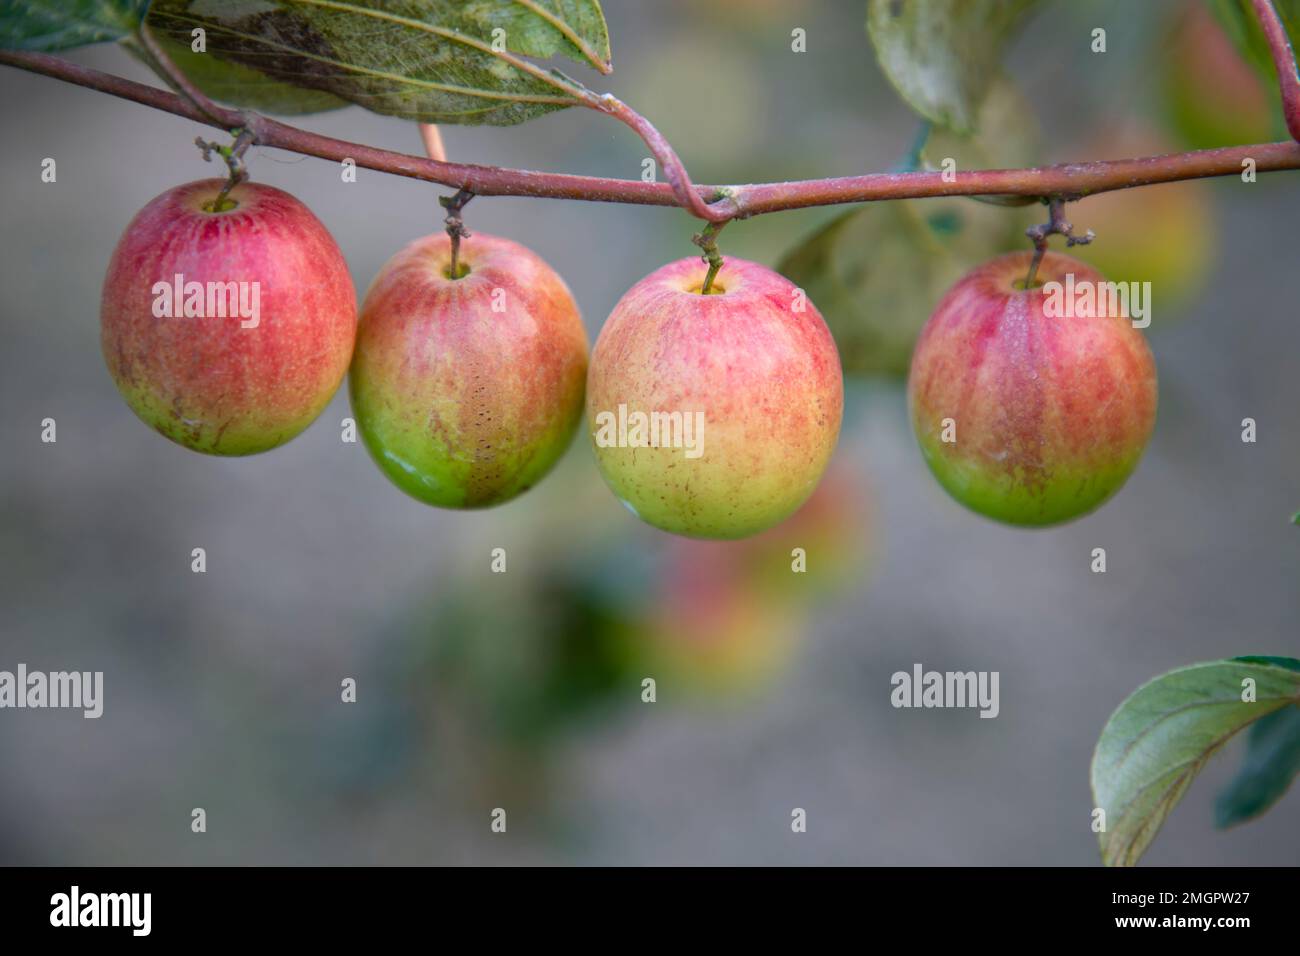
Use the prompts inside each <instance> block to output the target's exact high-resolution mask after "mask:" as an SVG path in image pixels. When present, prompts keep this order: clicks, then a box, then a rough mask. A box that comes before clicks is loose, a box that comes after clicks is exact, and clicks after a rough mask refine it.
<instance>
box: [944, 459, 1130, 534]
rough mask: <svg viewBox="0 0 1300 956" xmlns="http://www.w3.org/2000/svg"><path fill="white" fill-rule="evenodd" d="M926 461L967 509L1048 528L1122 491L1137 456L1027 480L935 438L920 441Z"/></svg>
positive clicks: (1025, 474) (1054, 471) (1019, 473)
mask: <svg viewBox="0 0 1300 956" xmlns="http://www.w3.org/2000/svg"><path fill="white" fill-rule="evenodd" d="M920 446H921V453H922V455H923V456H924V458H925V463H926V464H927V465H928V466H929V468H930V471H931V472H932V473H933V474H934V477H935V478H936V479H937V480H938V482H939V484H940V485H941V486H942V487H943V489H944V490H945V491H947V492H948V494H950V495H951V496H952V497H953V498H954V499H955V500H956V501H958V502H959V503H960V504H963V505H965V506H966V507H967V508H970V509H971V510H972V511H975V512H978V513H979V514H982V515H984V516H986V517H989V518H993V519H995V520H997V521H1001V522H1004V523H1006V524H1011V525H1018V526H1021V527H1048V526H1050V525H1057V524H1061V523H1063V522H1066V521H1072V520H1074V519H1075V518H1080V517H1083V516H1084V515H1086V514H1088V513H1090V512H1092V511H1095V510H1096V509H1097V508H1099V507H1101V505H1103V504H1105V503H1106V501H1107V500H1108V499H1110V498H1111V496H1113V495H1114V494H1115V492H1117V491H1119V489H1120V488H1121V487H1123V485H1124V482H1125V481H1127V480H1128V478H1129V476H1130V475H1132V474H1133V471H1134V469H1135V468H1137V464H1138V460H1139V458H1140V457H1141V454H1140V452H1139V453H1138V454H1134V455H1132V456H1129V457H1126V458H1122V459H1120V460H1118V461H1116V462H1113V463H1112V464H1109V465H1104V466H1096V467H1090V468H1087V469H1083V468H1061V467H1054V468H1051V469H1049V470H1048V471H1047V472H1046V473H1045V474H1042V475H1039V474H1037V473H1036V474H1035V475H1033V476H1032V477H1031V476H1030V474H1029V473H1028V472H1026V471H1025V470H1024V469H1017V470H1009V469H1007V468H1005V467H1003V466H1002V463H1000V462H987V463H985V462H978V463H976V462H971V461H968V460H965V459H963V458H961V457H960V456H959V455H956V454H953V451H954V449H955V448H956V446H955V445H952V444H945V443H944V442H942V441H940V440H938V438H937V436H923V437H921V439H920Z"/></svg>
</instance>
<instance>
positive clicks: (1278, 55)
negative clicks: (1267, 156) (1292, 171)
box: [1251, 0, 1300, 140]
mask: <svg viewBox="0 0 1300 956" xmlns="http://www.w3.org/2000/svg"><path fill="white" fill-rule="evenodd" d="M1251 3H1252V5H1253V6H1254V8H1255V16H1256V17H1257V18H1258V19H1259V25H1260V26H1261V27H1262V28H1263V30H1264V38H1265V39H1266V40H1268V49H1269V52H1270V53H1272V54H1273V66H1274V68H1275V69H1276V70H1277V82H1278V86H1279V88H1280V89H1281V91H1282V113H1283V115H1284V116H1285V117H1286V128H1287V132H1289V133H1290V134H1291V138H1292V139H1294V140H1300V75H1297V73H1296V61H1295V52H1294V51H1293V50H1292V49H1291V41H1290V40H1289V39H1288V38H1287V35H1286V27H1284V26H1283V25H1282V18H1281V17H1279V16H1278V15H1277V8H1276V7H1275V6H1273V0H1251Z"/></svg>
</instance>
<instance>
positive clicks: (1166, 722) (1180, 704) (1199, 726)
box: [1092, 658, 1300, 866]
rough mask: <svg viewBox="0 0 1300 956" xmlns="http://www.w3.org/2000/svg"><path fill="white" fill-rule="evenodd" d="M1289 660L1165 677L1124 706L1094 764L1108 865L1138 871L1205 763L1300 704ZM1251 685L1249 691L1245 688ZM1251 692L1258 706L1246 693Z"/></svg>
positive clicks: (1232, 663) (1206, 667) (1297, 675)
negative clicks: (1236, 738)
mask: <svg viewBox="0 0 1300 956" xmlns="http://www.w3.org/2000/svg"><path fill="white" fill-rule="evenodd" d="M1285 660H1289V659H1287V658H1281V659H1279V658H1234V659H1232V660H1223V661H1213V662H1210V663H1206V664H1193V665H1192V666H1190V667H1183V668H1179V669H1178V670H1173V671H1170V672H1169V673H1167V674H1162V675H1161V676H1160V677H1157V678H1155V680H1152V681H1150V682H1149V683H1147V684H1144V685H1143V686H1142V687H1139V688H1138V689H1137V690H1136V691H1134V692H1133V694H1132V696H1130V697H1129V698H1128V700H1126V701H1124V703H1122V704H1121V705H1120V706H1119V709H1118V710H1116V711H1115V713H1114V714H1113V715H1111V718H1110V720H1109V721H1107V723H1106V727H1105V729H1104V730H1103V731H1102V733H1101V738H1100V739H1099V740H1098V741H1097V748H1096V750H1095V751H1094V752H1093V757H1092V793H1093V801H1094V806H1095V807H1097V808H1099V809H1101V810H1103V811H1104V812H1105V825H1106V829H1105V830H1104V831H1103V832H1101V833H1099V834H1098V838H1099V840H1100V844H1101V857H1102V862H1104V863H1105V864H1106V865H1107V866H1132V865H1133V864H1135V863H1137V861H1138V859H1139V858H1141V856H1142V854H1143V853H1144V852H1145V851H1146V849H1147V847H1148V846H1149V845H1150V844H1151V841H1152V840H1153V839H1155V836H1156V834H1157V833H1158V832H1159V830H1160V827H1161V825H1162V824H1163V823H1164V822H1165V819H1166V818H1167V817H1168V816H1169V814H1170V813H1171V812H1172V811H1173V809H1174V807H1175V806H1177V805H1178V801H1179V800H1181V799H1182V797H1183V794H1184V793H1186V792H1187V788H1188V787H1189V786H1191V783H1192V780H1193V779H1194V778H1195V777H1196V774H1197V773H1198V772H1199V771H1200V769H1201V768H1202V767H1203V766H1205V763H1206V761H1207V760H1209V759H1210V757H1211V756H1213V755H1214V754H1215V753H1216V752H1217V751H1218V750H1219V748H1220V747H1222V746H1223V745H1224V744H1225V743H1226V742H1227V741H1228V740H1229V739H1230V738H1231V737H1232V736H1233V735H1234V734H1236V733H1237V732H1238V731H1239V730H1241V729H1243V728H1244V727H1247V726H1249V725H1250V724H1252V723H1254V722H1255V721H1257V720H1261V719H1263V718H1265V717H1267V716H1268V715H1270V714H1273V713H1276V712H1277V711H1280V710H1282V709H1283V708H1285V707H1289V706H1291V705H1294V704H1296V703H1297V702H1300V672H1297V671H1296V670H1292V669H1290V666H1289V665H1286V666H1284V665H1282V664H1281V663H1279V661H1285ZM1248 681H1249V682H1251V683H1247V682H1248ZM1247 688H1250V689H1251V690H1252V691H1253V699H1250V700H1243V699H1242V698H1243V697H1251V696H1252V695H1248V694H1247V693H1246V689H1247Z"/></svg>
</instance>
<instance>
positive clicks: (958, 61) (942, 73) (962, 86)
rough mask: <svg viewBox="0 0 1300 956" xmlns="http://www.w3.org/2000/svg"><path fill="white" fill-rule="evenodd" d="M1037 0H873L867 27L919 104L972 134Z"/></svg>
mask: <svg viewBox="0 0 1300 956" xmlns="http://www.w3.org/2000/svg"><path fill="white" fill-rule="evenodd" d="M1038 2H1039V0H867V34H868V35H869V36H870V37H871V43H872V45H873V46H874V47H875V48H876V59H877V61H878V62H879V63H880V68H881V70H882V71H883V72H884V74H885V76H886V77H888V78H889V81H890V82H891V83H892V84H893V85H894V88H895V89H897V90H898V92H899V95H901V96H902V97H903V99H904V100H906V101H907V103H908V105H909V106H911V107H912V109H914V110H915V111H916V112H918V113H920V114H921V115H922V116H924V117H925V118H926V119H928V120H931V121H932V122H934V123H938V124H940V125H942V126H947V127H950V128H951V129H953V130H955V131H957V132H958V133H970V132H972V131H973V130H974V129H975V128H976V125H977V123H976V120H977V117H978V114H979V108H980V106H981V104H982V103H983V102H984V97H985V95H986V94H987V93H988V91H989V88H990V86H991V85H992V83H993V81H994V79H995V78H996V77H997V75H998V73H999V69H1000V64H1001V59H1002V50H1003V47H1004V46H1005V45H1006V42H1007V40H1008V39H1009V38H1010V37H1011V36H1012V34H1014V32H1015V31H1016V30H1017V29H1018V28H1019V27H1020V26H1021V25H1022V24H1023V23H1024V22H1025V21H1026V20H1027V19H1028V18H1029V16H1030V14H1031V13H1032V12H1033V9H1034V7H1036V6H1037V5H1038Z"/></svg>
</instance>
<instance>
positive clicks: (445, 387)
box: [348, 232, 587, 508]
mask: <svg viewBox="0 0 1300 956" xmlns="http://www.w3.org/2000/svg"><path fill="white" fill-rule="evenodd" d="M450 268H451V240H450V239H449V238H448V236H447V235H446V234H444V233H437V234H434V235H431V236H426V237H424V238H423V239H417V240H416V241H414V242H412V243H411V244H410V245H408V246H407V247H406V248H405V249H403V250H401V251H400V252H398V253H397V254H396V255H395V256H393V258H391V259H390V260H389V261H388V262H387V263H386V264H385V265H384V267H383V268H382V269H381V270H380V272H379V275H378V276H377V277H376V278H375V281H374V283H373V284H372V285H371V287H370V290H369V292H367V293H366V297H365V301H364V303H363V304H362V308H361V322H360V326H359V328H358V331H357V347H356V354H355V356H354V358H353V361H352V370H351V373H350V375H349V379H348V381H349V391H350V393H351V396H352V407H353V409H354V411H355V413H356V417H357V427H358V430H359V431H360V433H361V437H362V439H363V440H364V442H365V444H366V447H367V448H368V449H369V450H370V453H371V455H372V457H373V458H374V460H375V462H376V463H377V464H378V465H379V467H380V469H381V470H382V471H383V472H384V474H386V475H387V476H388V477H389V478H390V479H391V480H392V482H393V483H394V484H395V485H397V486H398V487H399V488H401V489H402V490H403V491H405V492H407V493H408V494H410V495H411V496H413V497H414V498H417V499H419V500H420V501H423V502H425V503H427V504H431V505H437V506H440V507H444V508H483V507H488V506H490V505H496V504H500V503H502V502H504V501H509V500H510V499H511V498H513V497H515V496H516V495H518V494H520V493H522V492H524V491H526V490H527V489H528V488H530V487H532V486H533V485H535V484H536V483H537V482H538V481H540V480H541V478H542V476H543V475H545V474H546V473H547V472H548V471H549V470H550V469H551V466H552V465H554V464H555V462H556V460H557V459H559V457H560V455H561V454H562V453H563V452H564V450H565V449H566V448H567V447H568V445H569V443H570V441H571V440H572V438H573V433H574V430H575V428H576V427H577V424H578V419H579V418H580V417H581V416H582V392H583V385H584V382H585V379H586V375H587V337H586V332H585V331H584V330H583V327H582V319H581V317H580V316H579V314H578V307H577V305H576V304H575V303H574V301H573V296H572V295H571V294H570V293H569V289H568V287H567V286H566V285H565V284H564V280H563V279H561V278H560V277H559V275H557V274H556V272H555V271H554V270H553V269H551V267H550V266H548V265H547V264H546V263H545V262H543V261H542V260H541V259H540V258H539V257H538V256H537V255H536V254H534V253H533V252H531V251H529V250H528V249H526V248H524V247H523V246H521V245H519V244H518V243H515V242H511V241H510V240H509V239H500V238H497V237H494V236H488V235H485V234H483V233H480V232H476V233H474V234H473V235H472V236H470V237H467V238H466V239H464V240H462V243H461V248H460V256H459V264H458V267H457V271H458V272H460V273H462V274H461V275H460V277H459V278H452V277H451V275H450Z"/></svg>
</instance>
